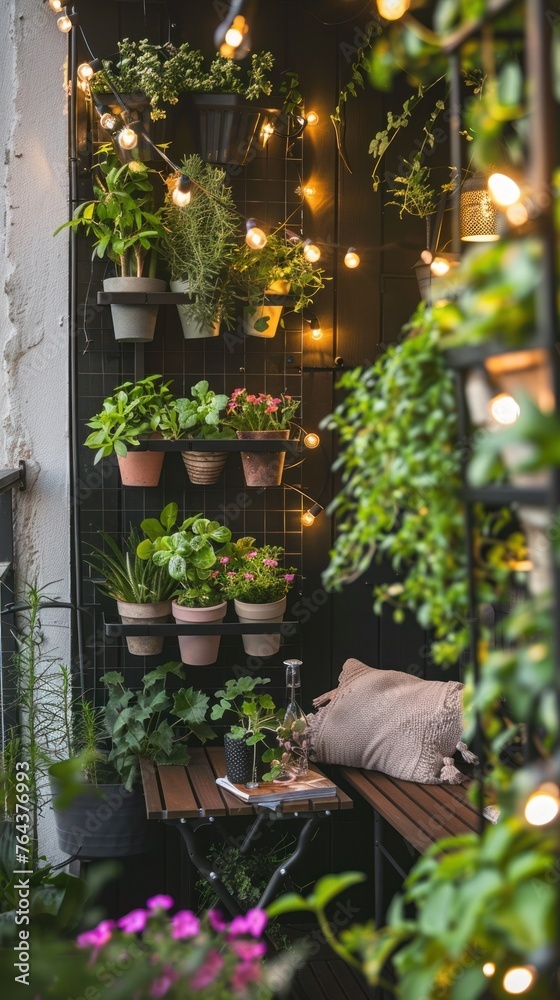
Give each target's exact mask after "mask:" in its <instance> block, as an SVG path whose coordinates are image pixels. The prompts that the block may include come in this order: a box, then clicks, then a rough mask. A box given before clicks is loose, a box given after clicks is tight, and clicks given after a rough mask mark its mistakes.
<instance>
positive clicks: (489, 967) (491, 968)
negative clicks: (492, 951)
mask: <svg viewBox="0 0 560 1000" xmlns="http://www.w3.org/2000/svg"><path fill="white" fill-rule="evenodd" d="M495 971H496V966H495V965H494V963H493V962H485V963H484V965H483V966H482V972H483V974H484V975H485V976H486V978H487V979H491V978H492V976H493V975H494V973H495Z"/></svg>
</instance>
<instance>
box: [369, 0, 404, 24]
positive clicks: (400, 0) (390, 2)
mask: <svg viewBox="0 0 560 1000" xmlns="http://www.w3.org/2000/svg"><path fill="white" fill-rule="evenodd" d="M409 7H410V0H377V9H378V11H379V15H380V17H384V18H385V20H386V21H398V19H399V17H402V16H403V14H406V12H407V10H408V8H409Z"/></svg>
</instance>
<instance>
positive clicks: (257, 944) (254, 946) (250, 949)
mask: <svg viewBox="0 0 560 1000" xmlns="http://www.w3.org/2000/svg"><path fill="white" fill-rule="evenodd" d="M231 947H232V949H233V951H234V952H235V954H236V955H237V957H238V958H242V959H243V961H244V962H253V961H254V960H255V959H257V958H262V956H263V955H264V954H266V945H265V943H264V941H242V940H240V941H232V943H231Z"/></svg>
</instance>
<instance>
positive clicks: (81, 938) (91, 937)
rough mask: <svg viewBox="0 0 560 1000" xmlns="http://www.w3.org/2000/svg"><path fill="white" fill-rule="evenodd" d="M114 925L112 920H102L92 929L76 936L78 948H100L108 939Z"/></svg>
mask: <svg viewBox="0 0 560 1000" xmlns="http://www.w3.org/2000/svg"><path fill="white" fill-rule="evenodd" d="M114 927H115V921H114V920H102V921H101V923H100V924H98V925H97V927H94V928H93V930H91V931H84V933H83V934H79V935H78V937H77V938H76V944H77V945H78V948H102V947H103V945H104V944H107V941H110V939H111V935H112V933H113V928H114Z"/></svg>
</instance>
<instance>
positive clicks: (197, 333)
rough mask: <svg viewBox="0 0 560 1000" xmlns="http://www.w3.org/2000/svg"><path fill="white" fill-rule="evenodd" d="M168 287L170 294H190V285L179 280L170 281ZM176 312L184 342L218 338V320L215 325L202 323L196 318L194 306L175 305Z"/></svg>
mask: <svg viewBox="0 0 560 1000" xmlns="http://www.w3.org/2000/svg"><path fill="white" fill-rule="evenodd" d="M169 287H170V289H171V291H172V292H185V293H186V294H187V295H188V294H189V293H190V284H189V282H188V281H184V280H181V279H179V280H176V281H170V282H169ZM177 312H178V313H179V319H180V320H181V326H182V328H183V336H184V338H185V340H200V339H202V338H206V337H219V335H220V320H219V319H218V320H216V322H215V323H202V322H201V321H200V319H198V318H197V315H196V308H195V306H192V305H187V304H184V305H183V304H182V303H179V304H178V305H177Z"/></svg>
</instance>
